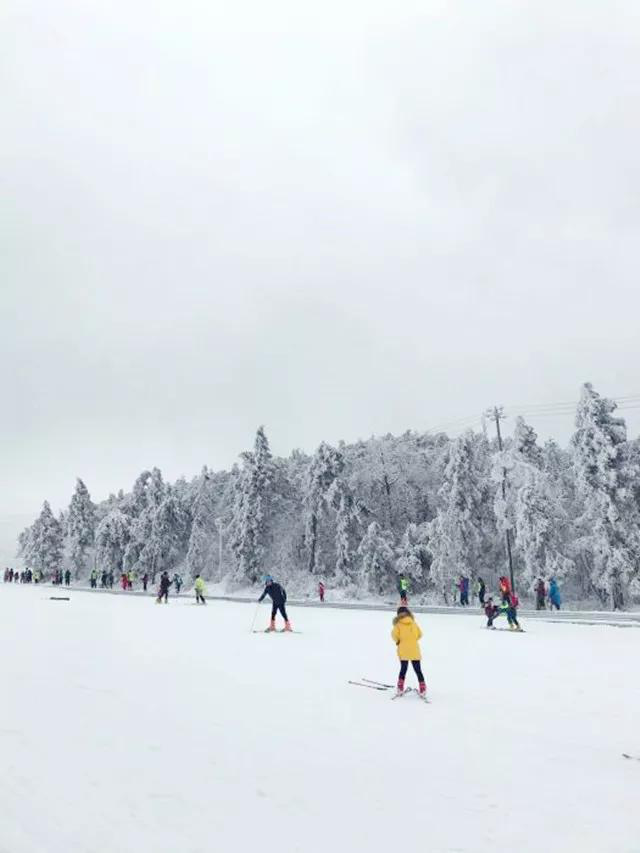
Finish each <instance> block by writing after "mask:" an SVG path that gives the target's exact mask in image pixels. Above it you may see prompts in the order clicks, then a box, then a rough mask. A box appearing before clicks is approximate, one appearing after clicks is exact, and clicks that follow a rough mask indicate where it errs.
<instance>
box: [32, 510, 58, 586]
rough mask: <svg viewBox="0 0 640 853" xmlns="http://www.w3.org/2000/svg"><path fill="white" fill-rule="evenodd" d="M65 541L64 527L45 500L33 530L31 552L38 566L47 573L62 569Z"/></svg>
mask: <svg viewBox="0 0 640 853" xmlns="http://www.w3.org/2000/svg"><path fill="white" fill-rule="evenodd" d="M63 543H64V530H63V527H62V525H61V524H60V522H59V521H58V519H57V518H56V517H55V515H54V514H53V512H52V511H51V507H50V505H49V502H48V501H45V502H44V504H43V505H42V511H41V513H40V515H39V517H38V519H37V521H36V523H35V525H34V527H33V531H32V542H31V548H32V551H31V554H32V560H33V563H34V565H35V566H36V568H38V569H40V570H41V571H43V572H44V573H45V574H47V575H48V574H50V573H51V572H52V571H54V570H55V569H60V568H61V562H62V551H63Z"/></svg>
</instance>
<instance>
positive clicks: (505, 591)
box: [500, 575, 511, 604]
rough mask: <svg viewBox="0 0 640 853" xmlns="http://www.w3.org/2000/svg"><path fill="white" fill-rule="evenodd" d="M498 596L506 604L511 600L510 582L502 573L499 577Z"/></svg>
mask: <svg viewBox="0 0 640 853" xmlns="http://www.w3.org/2000/svg"><path fill="white" fill-rule="evenodd" d="M500 596H501V597H502V600H503V601H504V602H506V603H507V604H508V603H509V601H510V600H511V584H510V583H509V580H508V578H506V577H505V576H504V575H502V577H501V578H500Z"/></svg>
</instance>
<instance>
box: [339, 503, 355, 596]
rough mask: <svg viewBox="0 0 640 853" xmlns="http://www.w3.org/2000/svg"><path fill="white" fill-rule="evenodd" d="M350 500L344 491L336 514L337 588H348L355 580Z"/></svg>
mask: <svg viewBox="0 0 640 853" xmlns="http://www.w3.org/2000/svg"><path fill="white" fill-rule="evenodd" d="M349 503H350V501H349V498H348V497H347V495H346V493H345V492H344V490H343V491H342V493H341V494H340V502H339V504H338V511H337V513H336V537H335V543H336V569H335V582H336V586H339V587H347V586H349V585H350V584H351V583H352V582H353V580H354V571H353V568H354V567H353V554H352V551H351V535H350V528H351V511H350V509H349Z"/></svg>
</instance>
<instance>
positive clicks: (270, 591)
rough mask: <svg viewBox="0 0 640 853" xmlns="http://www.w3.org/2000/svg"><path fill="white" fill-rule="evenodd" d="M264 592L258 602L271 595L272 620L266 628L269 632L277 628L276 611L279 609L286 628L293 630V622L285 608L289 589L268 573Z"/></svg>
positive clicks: (286, 629)
mask: <svg viewBox="0 0 640 853" xmlns="http://www.w3.org/2000/svg"><path fill="white" fill-rule="evenodd" d="M264 583H265V586H264V592H263V593H262V595H261V596H260V598H259V599H258V604H260V602H261V601H264V599H265V596H267V595H268V596H269V598H270V599H271V622H270V623H269V627H268V628H267V629H266V630H267V633H268V632H269V631H275V630H276V613H277V612H278V610H279V611H280V613H281V614H282V618H283V619H284V630H285V631H292V630H293V629H292V628H291V623H290V622H289V617H288V616H287V611H286V608H285V604H286V603H287V591H286V589H284V587H281V586H280V584H279V583H276V582H275V581H274V579H273V578H272V577H271V575H266V576H265V579H264Z"/></svg>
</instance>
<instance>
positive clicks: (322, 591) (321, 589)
mask: <svg viewBox="0 0 640 853" xmlns="http://www.w3.org/2000/svg"><path fill="white" fill-rule="evenodd" d="M318 595H319V596H320V603H321V604H324V584H323V583H322V581H320V583H319V584H318Z"/></svg>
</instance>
